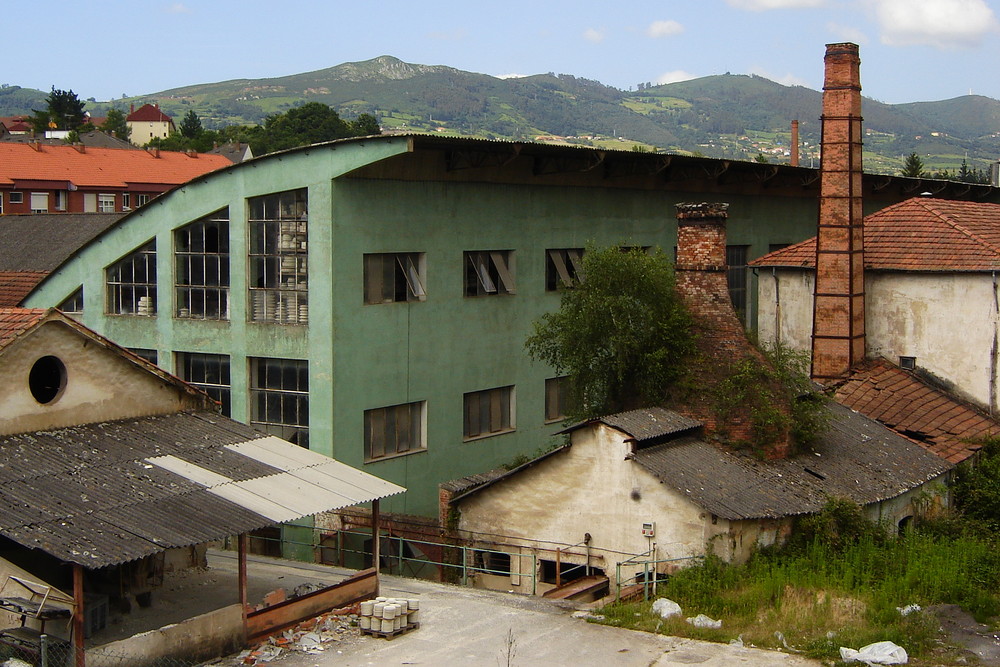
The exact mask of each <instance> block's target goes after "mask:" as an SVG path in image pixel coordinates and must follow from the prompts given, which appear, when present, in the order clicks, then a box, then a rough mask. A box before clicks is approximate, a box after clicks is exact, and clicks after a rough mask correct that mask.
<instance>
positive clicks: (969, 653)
mask: <svg viewBox="0 0 1000 667" xmlns="http://www.w3.org/2000/svg"><path fill="white" fill-rule="evenodd" d="M926 611H927V612H929V613H932V614H934V615H935V616H937V618H938V622H939V623H940V624H941V630H942V631H943V633H944V635H945V636H946V637H947V641H949V642H950V643H952V644H954V645H956V646H960V647H963V648H964V651H962V652H961V654H960V655H958V656H956V657H957V658H965V659H966V662H965V663H964V664H972V665H983V666H984V667H1000V633H998V632H997V631H995V630H991V629H990V628H989V626H986V625H983V624H982V623H978V622H976V619H974V618H972V616H971V615H970V614H968V613H967V612H965V611H962V609H961V608H960V607H959V606H958V605H954V604H942V605H935V606H933V607H928V608H927V610H926ZM973 656H975V657H973ZM955 664H963V663H955Z"/></svg>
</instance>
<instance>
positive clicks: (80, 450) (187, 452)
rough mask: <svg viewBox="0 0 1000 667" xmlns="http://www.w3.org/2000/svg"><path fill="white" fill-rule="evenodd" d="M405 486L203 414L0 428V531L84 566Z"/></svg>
mask: <svg viewBox="0 0 1000 667" xmlns="http://www.w3.org/2000/svg"><path fill="white" fill-rule="evenodd" d="M40 312H42V313H44V311H40ZM404 490H405V489H403V488H402V487H399V486H396V485H395V484H392V483H390V482H386V481H384V480H381V479H379V478H377V477H374V476H372V475H369V474H367V473H364V472H361V471H360V470H355V469H354V468H351V467H350V466H346V465H344V464H342V463H339V462H337V461H334V460H333V459H330V458H328V457H326V456H323V455H321V454H318V453H316V452H311V451H309V450H306V449H303V448H301V447H297V446H295V445H293V444H291V443H288V442H285V441H283V440H280V439H278V438H274V437H272V436H266V435H264V434H262V433H260V432H257V431H255V430H253V429H252V428H250V427H249V426H246V425H244V424H240V423H239V422H235V421H233V420H231V419H227V418H225V417H222V416H220V415H218V414H216V413H213V412H201V413H177V414H172V415H166V416H152V417H142V418H136V419H127V420H121V421H115V422H103V423H97V424H87V425H81V426H74V427H71V428H61V429H55V430H52V431H42V432H33V433H22V434H17V435H8V436H2V437H0V507H3V508H4V511H3V512H0V535H3V536H5V537H7V538H9V539H11V540H13V541H15V542H17V543H18V544H21V545H22V546H25V547H28V548H34V549H41V550H43V551H45V552H46V553H49V554H51V555H53V556H55V557H56V558H59V559H60V560H64V561H68V562H73V563H79V564H81V565H84V566H86V567H89V568H99V567H105V566H107V565H113V564H116V563H122V562H125V561H129V560H134V559H136V558H141V557H143V556H147V555H150V554H153V553H156V552H158V551H161V550H163V549H167V548H172V547H181V546H188V545H191V544H197V543H200V542H205V541H208V540H213V539H220V538H223V537H226V536H229V535H235V534H238V533H243V532H247V531H250V530H255V529H257V528H262V527H264V526H269V525H272V524H274V523H277V522H279V521H285V520H291V519H297V518H301V517H303V516H308V515H311V514H316V513H319V512H323V511H328V510H333V509H339V508H341V507H347V506H351V505H356V504H360V503H365V502H369V501H371V500H374V499H376V498H382V497H385V496H389V495H394V494H397V493H401V492H403V491H404Z"/></svg>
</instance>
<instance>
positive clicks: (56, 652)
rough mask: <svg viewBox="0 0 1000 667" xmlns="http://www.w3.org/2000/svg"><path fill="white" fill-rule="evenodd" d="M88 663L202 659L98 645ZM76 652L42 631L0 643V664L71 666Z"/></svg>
mask: <svg viewBox="0 0 1000 667" xmlns="http://www.w3.org/2000/svg"><path fill="white" fill-rule="evenodd" d="M86 664H87V667H196V666H197V665H203V664H205V662H204V660H201V659H199V660H194V659H185V658H174V657H159V658H147V657H146V656H143V655H127V654H123V653H114V652H109V651H105V650H101V649H98V650H97V651H93V652H88V654H87V657H86ZM74 665H76V652H75V650H74V648H73V647H72V646H71V645H70V644H69V643H67V642H66V641H64V640H62V639H59V638H56V637H51V636H48V635H42V636H41V638H40V641H39V643H38V645H31V646H28V645H23V644H17V643H2V644H0V667H74Z"/></svg>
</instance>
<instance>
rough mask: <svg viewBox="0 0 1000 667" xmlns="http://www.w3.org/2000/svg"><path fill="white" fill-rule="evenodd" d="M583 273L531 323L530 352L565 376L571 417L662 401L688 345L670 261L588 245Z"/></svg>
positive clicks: (688, 325) (661, 255)
mask: <svg viewBox="0 0 1000 667" xmlns="http://www.w3.org/2000/svg"><path fill="white" fill-rule="evenodd" d="M583 272H584V276H585V279H584V280H583V282H582V283H580V284H579V285H577V286H575V287H572V288H568V289H566V290H564V291H563V293H562V302H561V304H560V306H559V310H557V311H556V312H554V313H549V314H547V315H543V316H542V317H541V318H540V319H539V320H536V321H535V323H534V332H533V333H532V334H531V335H530V336H529V337H528V339H527V341H526V342H525V347H526V348H527V350H528V353H529V354H530V355H531V356H532V357H533V358H534V359H537V360H541V361H544V362H545V363H547V364H549V365H551V366H552V367H553V368H555V370H556V372H557V373H560V374H564V375H568V376H569V378H570V379H569V387H570V396H569V398H570V400H569V405H570V416H572V417H577V418H585V417H594V416H598V415H601V414H609V413H612V412H617V411H620V410H623V409H630V408H635V407H641V406H644V405H652V404H656V403H659V402H661V401H663V400H664V398H665V397H666V394H667V391H668V389H669V387H670V386H671V385H672V384H673V383H674V382H676V380H677V379H679V378H680V377H681V375H682V374H683V368H684V360H685V357H686V356H687V355H689V354H690V353H691V352H692V351H693V350H694V342H693V336H692V333H691V326H692V325H691V317H690V315H689V314H688V312H687V310H686V309H685V308H684V306H683V304H682V302H681V299H680V297H679V296H678V294H677V292H676V289H675V282H674V271H673V266H672V265H671V263H670V262H669V261H668V260H667V258H666V255H665V254H664V252H663V251H662V250H660V249H657V250H656V251H655V252H654V253H652V254H647V253H646V252H644V251H643V250H640V249H631V250H626V249H624V248H620V247H617V246H612V247H610V248H604V249H597V248H593V247H591V248H588V249H587V251H586V252H585V253H584V256H583Z"/></svg>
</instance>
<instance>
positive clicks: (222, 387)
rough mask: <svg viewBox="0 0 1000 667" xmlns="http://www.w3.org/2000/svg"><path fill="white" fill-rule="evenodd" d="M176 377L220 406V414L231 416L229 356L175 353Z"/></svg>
mask: <svg viewBox="0 0 1000 667" xmlns="http://www.w3.org/2000/svg"><path fill="white" fill-rule="evenodd" d="M176 358H177V364H176V370H177V375H178V376H179V377H180V378H181V379H182V380H184V381H186V382H190V383H191V384H193V385H194V386H196V387H198V388H199V389H201V390H202V391H204V392H205V393H206V394H208V395H209V396H211V397H212V398H213V399H215V400H216V401H218V402H219V403H220V404H221V405H222V414H223V415H225V416H226V417H229V416H231V414H232V412H231V401H230V387H231V386H232V382H231V381H230V376H229V355H226V354H204V353H201V352H177V353H176Z"/></svg>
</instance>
